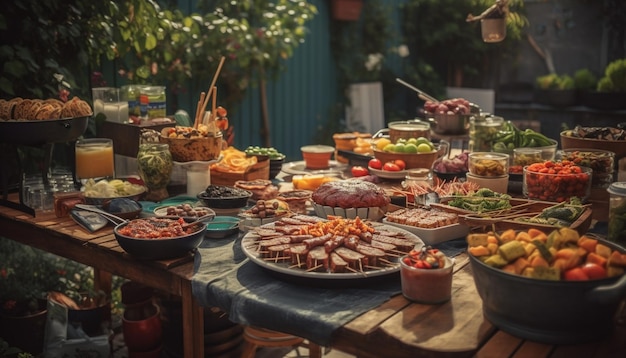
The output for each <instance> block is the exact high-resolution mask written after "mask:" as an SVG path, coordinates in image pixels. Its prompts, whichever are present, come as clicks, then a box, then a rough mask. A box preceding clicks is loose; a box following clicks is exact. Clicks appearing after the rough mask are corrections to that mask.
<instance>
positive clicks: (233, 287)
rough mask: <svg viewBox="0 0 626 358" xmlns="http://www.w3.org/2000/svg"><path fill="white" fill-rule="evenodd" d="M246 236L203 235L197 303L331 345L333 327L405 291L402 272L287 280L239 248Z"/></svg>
mask: <svg viewBox="0 0 626 358" xmlns="http://www.w3.org/2000/svg"><path fill="white" fill-rule="evenodd" d="M242 236H243V234H240V235H238V237H236V238H235V237H230V238H226V239H221V240H209V239H205V240H204V242H203V243H202V244H201V246H200V247H199V248H198V252H197V254H196V255H195V259H194V260H195V262H194V275H193V277H192V290H193V294H194V296H195V297H196V299H197V300H198V301H199V303H200V304H201V305H203V306H205V307H219V308H220V309H222V310H224V311H225V312H227V313H228V314H229V318H230V320H232V321H233V322H236V323H239V324H244V325H253V326H260V327H264V328H268V329H272V330H276V331H280V332H284V333H289V334H293V335H296V336H299V337H303V338H306V339H309V340H310V341H312V342H314V343H316V344H319V345H322V346H329V345H330V343H331V338H332V333H333V331H335V330H336V329H337V328H339V327H341V326H343V325H344V324H346V323H347V322H349V321H351V320H352V319H354V318H355V317H357V316H359V315H361V314H362V313H364V312H367V311H368V310H370V309H372V308H374V307H377V306H379V305H380V304H382V303H384V302H385V301H387V300H388V299H389V298H390V297H392V296H393V295H396V294H399V293H400V292H401V287H400V275H399V273H393V274H390V275H385V276H381V277H379V278H378V279H375V280H373V279H372V280H371V279H365V281H367V280H371V281H367V282H358V281H363V280H358V281H357V280H354V282H346V285H342V284H341V283H337V284H334V283H333V284H332V285H330V287H322V286H319V285H317V284H306V283H304V284H297V283H293V282H289V280H285V279H281V278H279V277H277V276H276V275H274V274H272V273H271V272H270V271H268V270H266V269H264V268H262V267H260V266H259V265H257V264H255V263H254V262H252V261H250V260H249V259H248V258H247V257H246V256H245V254H244V253H243V251H242V250H241V238H242ZM333 281H336V280H333ZM370 283H371V284H370ZM342 286H347V287H342ZM351 286H353V287H351Z"/></svg>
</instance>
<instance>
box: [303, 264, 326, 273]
mask: <svg viewBox="0 0 626 358" xmlns="http://www.w3.org/2000/svg"><path fill="white" fill-rule="evenodd" d="M322 266H324V265H322V264H319V265H317V266H313V267H310V268H308V269H307V270H306V271H307V272H312V271H315V270H317V269H318V268H320V267H322Z"/></svg>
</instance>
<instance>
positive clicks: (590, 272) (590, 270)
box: [581, 262, 607, 280]
mask: <svg viewBox="0 0 626 358" xmlns="http://www.w3.org/2000/svg"><path fill="white" fill-rule="evenodd" d="M581 269H582V270H583V272H584V273H585V274H586V275H587V277H589V278H590V279H591V280H597V279H600V278H605V277H607V275H606V269H605V268H604V267H602V266H600V265H598V264H594V263H591V262H588V263H586V264H584V265H583V267H582V268H581Z"/></svg>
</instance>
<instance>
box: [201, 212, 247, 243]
mask: <svg viewBox="0 0 626 358" xmlns="http://www.w3.org/2000/svg"><path fill="white" fill-rule="evenodd" d="M240 221H241V219H239V218H236V217H233V216H216V217H215V218H213V220H211V221H210V222H208V223H207V226H206V233H205V235H204V236H205V237H208V238H211V239H222V238H225V237H228V236H231V235H234V234H235V233H237V232H238V231H239V222H240Z"/></svg>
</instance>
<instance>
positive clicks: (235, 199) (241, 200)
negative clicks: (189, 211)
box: [196, 185, 252, 209]
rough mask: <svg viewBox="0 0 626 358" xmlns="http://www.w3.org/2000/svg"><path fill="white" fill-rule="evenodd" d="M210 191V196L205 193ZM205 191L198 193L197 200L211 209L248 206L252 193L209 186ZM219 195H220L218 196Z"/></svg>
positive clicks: (228, 187) (232, 188)
mask: <svg viewBox="0 0 626 358" xmlns="http://www.w3.org/2000/svg"><path fill="white" fill-rule="evenodd" d="M207 190H211V195H209V193H208V192H207ZM207 190H205V191H203V192H201V193H199V194H198V195H197V196H196V197H197V198H198V200H200V201H201V202H202V204H204V206H207V207H209V208H211V209H237V208H243V207H245V206H246V205H248V199H250V197H251V196H252V193H251V192H249V191H248V190H244V189H240V188H234V187H230V186H221V185H209V187H208V188H207ZM220 193H221V195H219V194H220Z"/></svg>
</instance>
